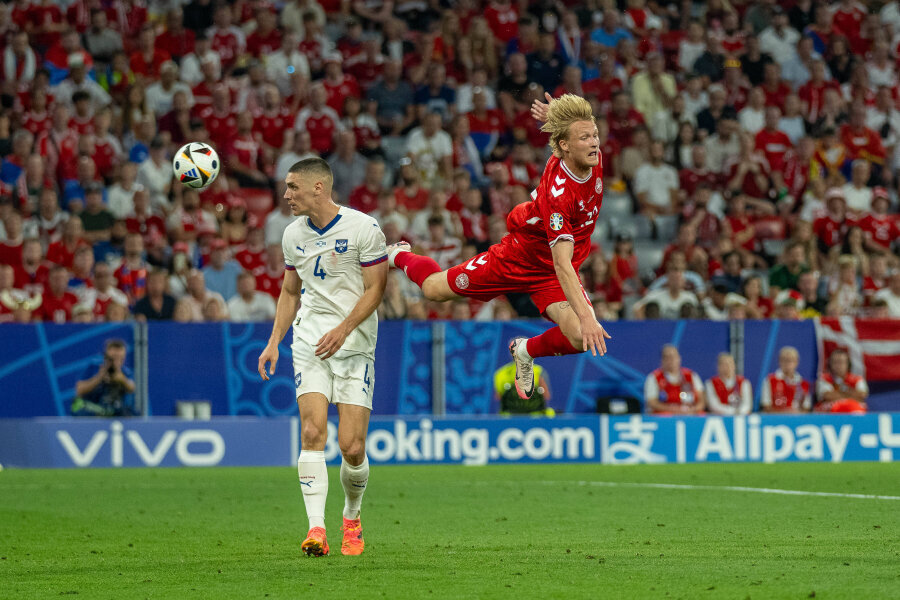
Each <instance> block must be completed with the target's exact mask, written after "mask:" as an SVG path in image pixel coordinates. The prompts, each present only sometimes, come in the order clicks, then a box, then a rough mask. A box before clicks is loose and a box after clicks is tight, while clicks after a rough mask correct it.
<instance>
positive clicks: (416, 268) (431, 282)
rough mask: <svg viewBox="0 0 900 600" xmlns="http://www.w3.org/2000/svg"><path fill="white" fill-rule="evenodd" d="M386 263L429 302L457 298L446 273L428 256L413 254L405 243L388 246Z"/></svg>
mask: <svg viewBox="0 0 900 600" xmlns="http://www.w3.org/2000/svg"><path fill="white" fill-rule="evenodd" d="M388 262H389V263H390V265H391V266H392V267H396V268H398V269H401V270H402V271H403V272H404V273H405V274H406V276H407V277H409V279H410V281H412V282H413V283H415V284H416V285H417V286H419V287H420V288H422V293H423V294H424V295H425V297H426V298H427V299H429V300H434V301H437V302H444V301H446V300H452V299H454V298H458V297H459V295H458V294H456V293H454V292H453V290H452V289H450V284H449V283H448V281H447V272H446V271H442V270H441V267H440V266H439V265H438V264H437V262H436V261H435V260H434V259H433V258H431V257H430V256H420V255H418V254H414V253H413V252H412V251H411V249H410V246H409V244H407V243H406V242H398V243H396V244H391V245H390V246H388Z"/></svg>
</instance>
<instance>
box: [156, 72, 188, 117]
mask: <svg viewBox="0 0 900 600" xmlns="http://www.w3.org/2000/svg"><path fill="white" fill-rule="evenodd" d="M176 92H184V95H185V96H186V97H187V103H188V107H191V106H193V105H194V94H193V92H191V88H190V86H189V85H188V84H186V83H184V82H183V81H178V65H176V64H175V63H174V62H172V61H171V60H167V61H166V62H164V63H163V64H162V66H160V67H159V81H156V82H154V83H151V84H150V85H149V86H147V92H146V93H145V95H144V98H145V100H146V103H147V110H149V111H151V112H152V113H153V114H155V115H156V116H157V117H161V116H162V115H164V114H166V113H167V112H169V111H170V110H172V98H174V96H175V93H176Z"/></svg>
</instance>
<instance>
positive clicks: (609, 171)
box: [600, 137, 622, 179]
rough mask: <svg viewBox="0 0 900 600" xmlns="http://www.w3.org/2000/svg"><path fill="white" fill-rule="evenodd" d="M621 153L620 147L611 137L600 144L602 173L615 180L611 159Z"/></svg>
mask: <svg viewBox="0 0 900 600" xmlns="http://www.w3.org/2000/svg"><path fill="white" fill-rule="evenodd" d="M621 151H622V145H621V144H620V143H619V142H618V141H617V140H614V139H613V138H611V137H607V138H606V141H605V142H603V143H601V144H600V161H601V163H600V164H602V165H603V173H604V174H605V175H607V176H609V177H610V178H612V179H615V178H616V175H617V173H616V168H615V163H614V162H613V159H615V157H617V156H618V155H619V152H621Z"/></svg>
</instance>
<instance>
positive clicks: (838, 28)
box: [831, 3, 867, 40]
mask: <svg viewBox="0 0 900 600" xmlns="http://www.w3.org/2000/svg"><path fill="white" fill-rule="evenodd" d="M866 13H867V11H866V9H865V8H864V7H863V6H862V5H860V4H858V3H854V4H853V6H851V7H850V8H844V7H843V6H838V8H837V10H835V11H834V15H832V17H831V28H832V29H833V30H834V32H835V33H839V34H841V35H843V36H844V37H846V38H848V39H850V40H854V39H856V38H858V37H859V36H860V28H861V27H862V22H863V19H865V17H866Z"/></svg>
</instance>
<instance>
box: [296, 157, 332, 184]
mask: <svg viewBox="0 0 900 600" xmlns="http://www.w3.org/2000/svg"><path fill="white" fill-rule="evenodd" d="M288 172H289V173H296V174H297V175H321V176H322V177H328V178H329V179H331V180H333V179H334V175H333V174H332V172H331V165H329V164H328V163H327V162H325V160H324V159H322V158H319V157H318V156H315V157H312V158H304V159H303V160H301V161H299V162H295V163H294V164H293V166H292V167H291V169H290V171H288Z"/></svg>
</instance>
